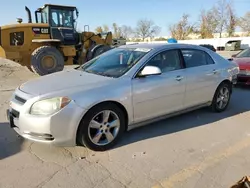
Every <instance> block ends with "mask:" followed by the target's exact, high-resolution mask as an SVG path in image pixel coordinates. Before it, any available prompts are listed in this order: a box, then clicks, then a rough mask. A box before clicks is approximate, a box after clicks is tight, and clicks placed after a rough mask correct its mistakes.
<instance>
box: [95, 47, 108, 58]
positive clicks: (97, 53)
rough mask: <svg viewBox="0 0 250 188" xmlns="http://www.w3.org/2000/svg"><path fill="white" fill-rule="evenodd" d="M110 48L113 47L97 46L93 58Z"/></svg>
mask: <svg viewBox="0 0 250 188" xmlns="http://www.w3.org/2000/svg"><path fill="white" fill-rule="evenodd" d="M110 49H111V47H110V46H107V45H102V46H99V47H98V48H96V49H95V50H94V54H93V57H92V58H94V57H96V56H98V55H100V54H102V53H104V52H106V51H109V50H110Z"/></svg>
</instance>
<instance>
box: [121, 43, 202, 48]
mask: <svg viewBox="0 0 250 188" xmlns="http://www.w3.org/2000/svg"><path fill="white" fill-rule="evenodd" d="M175 47H176V48H180V47H181V48H196V49H202V50H207V49H204V48H203V47H202V46H199V45H194V44H184V43H182V44H181V43H135V44H126V45H122V46H119V47H118V48H148V49H155V50H160V49H168V48H175Z"/></svg>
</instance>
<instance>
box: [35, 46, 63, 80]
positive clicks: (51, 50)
mask: <svg viewBox="0 0 250 188" xmlns="http://www.w3.org/2000/svg"><path fill="white" fill-rule="evenodd" d="M47 55H52V56H53V57H54V58H55V60H56V62H55V64H56V65H55V67H54V68H52V69H50V70H46V69H44V68H43V66H42V58H43V57H45V56H47ZM31 67H32V69H33V70H34V71H35V72H36V73H37V74H38V75H41V76H43V75H47V74H51V73H54V72H58V71H62V70H63V68H64V58H63V55H62V54H61V53H60V52H59V51H58V49H57V48H55V47H53V46H42V47H39V48H37V49H36V50H35V51H34V52H33V53H32V55H31Z"/></svg>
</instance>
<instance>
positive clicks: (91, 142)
mask: <svg viewBox="0 0 250 188" xmlns="http://www.w3.org/2000/svg"><path fill="white" fill-rule="evenodd" d="M103 111H106V112H107V111H109V112H110V115H109V117H110V118H109V121H107V122H109V123H108V124H105V123H104V122H105V120H104V119H103V118H102V117H103ZM113 113H114V114H113ZM98 114H99V115H98ZM115 119H117V120H118V121H116V122H117V123H118V122H119V123H120V124H119V128H118V129H117V127H118V126H117V127H111V126H112V125H113V126H114V125H116V124H111V122H115V121H114V120H115ZM92 120H95V122H98V124H93V125H95V126H94V127H95V128H90V122H91V121H92ZM125 122H126V121H125V116H124V113H123V111H122V110H121V109H120V108H119V107H118V106H117V105H115V104H113V103H105V104H101V105H97V106H95V107H93V108H92V109H90V110H89V112H87V114H86V115H85V116H84V118H83V119H82V121H81V123H80V125H79V128H78V131H77V142H78V143H79V144H80V145H82V146H86V147H87V148H89V149H91V150H93V151H105V150H109V149H111V148H112V147H113V146H114V145H115V144H116V143H117V142H118V140H119V139H120V138H121V137H122V135H123V133H124V131H125ZM97 127H98V128H97ZM105 131H106V132H105ZM109 133H111V134H112V135H113V137H114V139H113V140H112V139H111V140H110V141H109V140H108V139H107V136H106V135H110V134H109ZM98 136H99V137H98ZM98 138H99V139H98ZM109 138H112V137H109Z"/></svg>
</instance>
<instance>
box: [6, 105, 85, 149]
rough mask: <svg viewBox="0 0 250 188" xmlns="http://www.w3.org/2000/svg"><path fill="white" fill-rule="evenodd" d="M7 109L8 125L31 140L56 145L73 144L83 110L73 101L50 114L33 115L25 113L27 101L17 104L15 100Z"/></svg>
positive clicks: (68, 145)
mask: <svg viewBox="0 0 250 188" xmlns="http://www.w3.org/2000/svg"><path fill="white" fill-rule="evenodd" d="M11 103H12V105H11V107H10V108H9V109H8V110H7V118H8V120H9V123H10V127H11V128H13V129H14V130H15V131H16V132H17V133H18V134H19V135H20V136H22V137H23V138H26V139H28V140H31V141H35V142H40V143H45V144H52V145H56V146H65V147H70V146H75V145H76V133H77V129H78V125H79V123H80V121H81V118H82V116H83V114H84V113H85V110H83V109H82V108H80V107H79V106H78V105H77V104H75V103H74V101H71V103H69V104H68V105H67V106H66V107H64V108H63V109H62V110H60V111H59V112H57V113H55V114H53V115H51V116H43V117H39V116H34V115H31V114H29V113H27V108H29V106H30V104H29V101H27V102H25V103H24V104H23V105H20V104H19V105H18V103H17V102H16V101H15V100H12V101H11Z"/></svg>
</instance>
